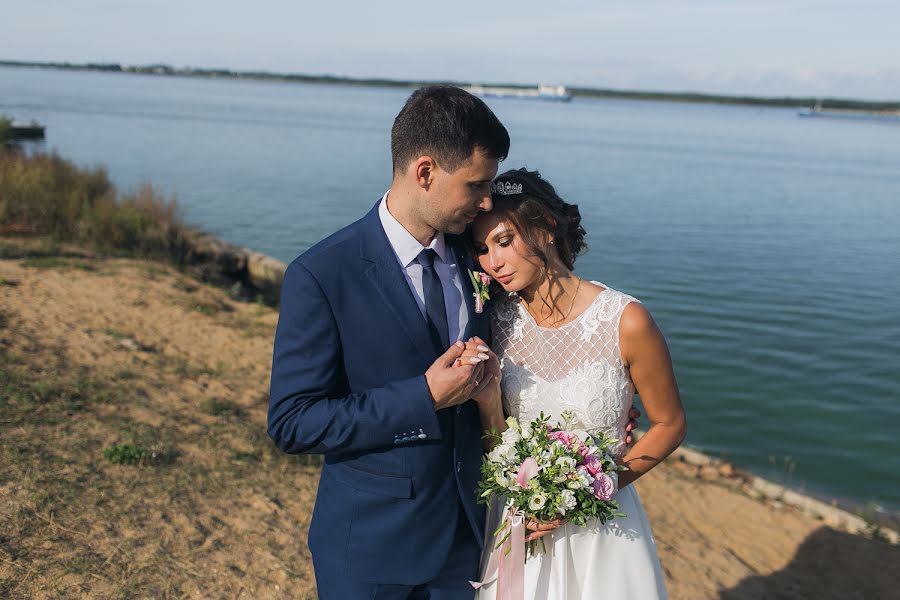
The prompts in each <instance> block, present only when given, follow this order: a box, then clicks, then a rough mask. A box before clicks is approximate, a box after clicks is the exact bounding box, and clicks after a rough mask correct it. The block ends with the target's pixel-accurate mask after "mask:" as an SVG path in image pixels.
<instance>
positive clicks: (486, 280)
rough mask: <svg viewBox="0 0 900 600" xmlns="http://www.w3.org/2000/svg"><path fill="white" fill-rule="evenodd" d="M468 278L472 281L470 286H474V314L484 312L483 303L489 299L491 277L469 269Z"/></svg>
mask: <svg viewBox="0 0 900 600" xmlns="http://www.w3.org/2000/svg"><path fill="white" fill-rule="evenodd" d="M469 278H471V279H472V285H473V286H475V293H474V294H472V295H473V296H475V312H477V313H480V312H483V311H484V303H485V302H487V301H488V300H490V299H491V292H490V289H489V288H490V285H491V277H490V275H488V274H487V273H482V272H481V271H473V270H472V269H469Z"/></svg>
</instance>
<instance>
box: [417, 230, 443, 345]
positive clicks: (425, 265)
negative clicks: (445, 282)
mask: <svg viewBox="0 0 900 600" xmlns="http://www.w3.org/2000/svg"><path fill="white" fill-rule="evenodd" d="M435 256H437V252H435V251H434V250H432V249H431V248H425V249H424V250H422V252H420V253H419V264H420V265H422V288H423V290H424V292H425V314H426V315H427V319H426V320H427V321H428V332H429V333H430V334H431V341H432V343H433V344H434V346H435V348H436V349H437V350H438V351H439V352H440V353H441V354H443V353H444V352H445V351H446V350H447V348H449V347H450V341H449V338H450V333H449V330H450V328H449V327H448V325H447V305H446V304H445V303H444V288H443V287H442V286H441V278H440V277H438V274H437V271H435V270H434V257H435Z"/></svg>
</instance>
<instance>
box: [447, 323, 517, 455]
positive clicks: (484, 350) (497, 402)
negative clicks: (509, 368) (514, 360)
mask: <svg viewBox="0 0 900 600" xmlns="http://www.w3.org/2000/svg"><path fill="white" fill-rule="evenodd" d="M470 361H472V364H477V363H475V362H474V361H479V362H481V363H484V371H483V372H482V377H483V379H482V380H481V381H479V383H478V385H477V386H476V387H475V390H474V391H473V392H472V398H473V399H474V400H475V402H476V403H477V404H478V414H479V417H480V418H481V429H482V430H483V431H489V430H491V429H495V430H496V431H497V432H499V433H502V432H503V431H504V430H505V429H506V416H505V415H504V414H503V402H502V401H501V399H500V377H501V375H500V360H499V359H498V358H497V355H496V354H494V353H493V352H492V351H491V350H490V349H489V348H488V347H487V345H486V344H485V343H484V341H483V340H482V339H481V338H479V337H474V338H471V339H470V340H469V341H468V342H466V349H465V350H464V351H463V353H462V355H461V356H460V357H459V361H458V362H457V363H455V364H470ZM492 448H493V443H492V442H491V440H490V439H488V438H485V439H484V451H485V452H490V451H491V449H492Z"/></svg>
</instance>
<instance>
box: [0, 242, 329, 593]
mask: <svg viewBox="0 0 900 600" xmlns="http://www.w3.org/2000/svg"><path fill="white" fill-rule="evenodd" d="M31 243H32V250H34V248H36V247H38V248H39V247H41V246H40V245H37V246H35V245H34V243H33V241H32V242H31ZM4 247H5V248H6V250H5V252H6V255H7V256H10V255H17V254H18V255H19V258H14V259H10V258H7V260H5V261H0V276H2V277H3V281H4V282H7V283H8V284H9V285H6V284H5V285H0V294H2V295H3V296H2V297H0V398H2V406H3V410H2V413H0V439H2V440H3V442H2V444H0V597H2V598H23V599H24V598H68V597H83V596H85V597H92V598H183V597H201V598H225V597H227V598H238V597H244V598H297V597H300V598H304V597H314V595H315V585H314V581H313V577H312V570H311V564H310V557H309V552H308V550H307V548H306V543H305V540H306V528H307V526H308V522H309V516H310V511H311V507H312V502H313V499H314V497H315V488H316V481H317V474H318V469H319V461H318V459H315V458H309V457H291V456H287V455H284V454H282V453H281V452H279V451H278V450H277V449H275V448H274V446H273V445H272V443H271V441H270V440H269V439H268V437H267V436H266V434H265V406H266V401H267V399H266V396H265V390H266V387H267V384H268V377H267V372H268V371H267V369H268V364H266V360H267V359H266V354H267V351H266V350H265V348H266V347H267V346H270V345H271V334H272V332H273V328H274V320H275V313H274V312H273V311H272V310H271V309H268V308H265V309H261V308H260V307H258V306H256V305H242V304H234V305H232V304H230V303H229V301H228V299H227V298H226V297H225V296H224V293H223V292H222V291H220V290H217V289H215V288H210V287H209V286H205V285H203V284H201V283H199V282H190V281H189V280H185V279H184V276H183V275H181V274H180V273H178V272H175V271H172V270H170V269H167V268H165V267H161V266H159V265H154V264H151V263H142V262H135V261H128V260H118V259H116V260H108V259H102V258H90V256H89V254H86V255H85V256H82V257H79V258H78V259H77V260H76V259H73V258H71V257H68V258H67V257H59V256H57V257H49V256H45V257H44V258H45V259H46V260H42V261H38V262H35V260H34V259H28V258H25V259H23V258H21V256H23V255H27V254H28V253H29V252H28V251H27V250H23V248H22V247H21V245H20V244H18V243H14V242H11V241H10V240H7V241H6V242H5V246H4ZM44 248H46V246H44ZM51 258H52V259H54V260H50V259H51ZM79 262H83V263H85V264H86V265H88V266H89V267H90V268H82V267H80V266H79V265H78V263H79ZM105 272H112V273H114V276H112V277H111V276H104V273H105ZM185 290H189V291H185ZM123 294H124V296H127V297H129V298H140V299H141V300H142V304H139V305H135V304H134V303H133V302H131V301H127V300H126V299H125V297H123ZM26 295H28V296H30V297H31V298H32V299H37V298H41V301H40V302H39V304H40V306H34V302H30V301H29V300H28V299H27V298H26ZM196 306H208V307H216V310H215V311H213V310H212V309H210V310H209V311H205V310H198V309H196V308H195V307H196ZM224 306H227V307H228V308H227V309H224V308H223V307H224ZM234 315H237V316H239V317H240V318H239V319H232V318H231V317H232V316H234ZM160 319H162V320H163V321H165V322H167V323H172V322H175V321H183V322H184V323H190V325H189V326H188V327H186V328H184V329H182V330H176V328H173V327H168V328H167V327H166V326H165V325H163V326H160V327H158V328H157V327H154V321H156V320H160ZM247 323H252V324H253V328H254V333H253V337H251V338H248V337H247V335H246V332H245V331H243V329H242V327H244V326H245V325H246V324H247ZM261 328H264V329H266V330H267V331H268V335H267V336H266V337H265V338H263V337H261V336H259V335H258V334H257V332H258V330H259V329H261ZM50 329H52V331H51V330H50ZM248 343H250V344H252V349H253V350H254V352H255V356H254V358H251V360H254V361H257V362H258V363H259V364H257V365H255V366H254V365H253V364H249V363H246V364H244V363H241V362H240V357H239V355H240V354H241V353H242V352H243V351H244V350H245V349H246V348H244V347H243V346H245V345H246V344H248ZM205 358H208V360H204V359H205Z"/></svg>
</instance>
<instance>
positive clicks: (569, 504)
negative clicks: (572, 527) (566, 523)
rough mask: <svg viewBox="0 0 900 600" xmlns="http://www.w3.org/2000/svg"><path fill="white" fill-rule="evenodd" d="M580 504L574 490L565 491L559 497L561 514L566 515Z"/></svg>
mask: <svg viewBox="0 0 900 600" xmlns="http://www.w3.org/2000/svg"><path fill="white" fill-rule="evenodd" d="M577 504H578V502H577V501H576V500H575V492H573V491H572V490H563V491H562V493H560V495H559V512H560V514H562V515H565V514H566V513H567V512H569V511H570V510H572V509H573V508H575V506H576V505H577Z"/></svg>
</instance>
